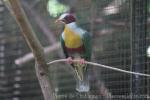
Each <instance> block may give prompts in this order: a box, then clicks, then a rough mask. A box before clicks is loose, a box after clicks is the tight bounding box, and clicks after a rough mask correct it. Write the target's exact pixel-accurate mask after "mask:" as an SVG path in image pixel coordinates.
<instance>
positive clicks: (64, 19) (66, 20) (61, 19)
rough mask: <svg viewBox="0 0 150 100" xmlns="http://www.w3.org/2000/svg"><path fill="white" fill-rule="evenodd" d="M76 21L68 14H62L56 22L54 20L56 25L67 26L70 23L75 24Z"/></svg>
mask: <svg viewBox="0 0 150 100" xmlns="http://www.w3.org/2000/svg"><path fill="white" fill-rule="evenodd" d="M75 21H76V18H75V17H74V16H73V15H72V14H70V13H65V14H62V15H61V16H60V17H59V18H58V19H57V20H56V23H64V24H69V23H72V22H75Z"/></svg>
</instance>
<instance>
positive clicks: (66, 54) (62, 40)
mask: <svg viewBox="0 0 150 100" xmlns="http://www.w3.org/2000/svg"><path fill="white" fill-rule="evenodd" d="M60 43H61V47H62V50H63V52H64V55H65V57H66V58H68V52H67V50H66V48H65V42H64V39H63V37H62V35H61V36H60Z"/></svg>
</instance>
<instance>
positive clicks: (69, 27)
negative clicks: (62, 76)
mask: <svg viewBox="0 0 150 100" xmlns="http://www.w3.org/2000/svg"><path fill="white" fill-rule="evenodd" d="M56 23H63V24H64V30H63V32H62V34H61V35H60V42H61V47H62V50H63V53H64V55H65V57H66V59H67V63H69V64H70V65H71V66H72V68H73V71H74V73H75V75H74V76H75V77H76V90H77V91H78V92H88V91H89V90H90V85H89V75H88V67H89V66H88V65H87V64H86V63H85V61H90V60H91V54H92V43H91V34H90V33H89V32H88V31H86V30H84V29H82V28H80V27H79V26H78V25H77V22H76V17H75V16H74V15H73V14H71V13H64V14H62V15H60V17H59V18H58V19H57V20H56ZM73 60H79V62H73Z"/></svg>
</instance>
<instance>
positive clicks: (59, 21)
mask: <svg viewBox="0 0 150 100" xmlns="http://www.w3.org/2000/svg"><path fill="white" fill-rule="evenodd" d="M55 23H58V24H61V23H64V22H63V20H60V19H56V21H55Z"/></svg>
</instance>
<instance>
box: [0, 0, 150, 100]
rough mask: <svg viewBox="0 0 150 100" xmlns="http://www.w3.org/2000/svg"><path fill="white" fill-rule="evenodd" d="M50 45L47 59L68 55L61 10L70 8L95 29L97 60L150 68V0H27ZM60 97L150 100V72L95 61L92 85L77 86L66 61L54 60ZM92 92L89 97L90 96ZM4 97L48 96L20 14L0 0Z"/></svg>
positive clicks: (0, 96)
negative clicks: (21, 26)
mask: <svg viewBox="0 0 150 100" xmlns="http://www.w3.org/2000/svg"><path fill="white" fill-rule="evenodd" d="M21 4H22V7H23V9H24V10H25V13H26V15H27V17H28V19H29V21H30V23H31V25H32V28H33V30H34V31H35V33H36V35H37V36H38V38H39V40H40V42H41V43H42V45H43V47H44V49H45V51H46V59H47V62H49V61H53V60H55V59H61V58H64V55H63V54H62V50H61V48H60V45H59V44H58V43H59V36H60V34H61V32H62V30H63V26H62V25H57V24H55V23H54V22H55V20H56V19H57V18H58V16H59V15H60V14H62V13H64V12H70V13H72V14H74V15H75V16H76V18H77V23H78V25H79V26H80V27H82V28H83V29H85V30H87V31H89V32H90V33H91V34H92V44H93V51H92V61H93V62H97V63H100V64H104V65H109V66H113V67H116V68H120V69H124V70H129V71H134V72H140V73H146V74H150V0H21ZM49 69H50V78H51V81H52V84H53V86H52V87H53V90H54V95H55V96H56V97H57V99H58V100H149V98H150V78H149V77H142V76H137V75H130V74H126V73H121V72H116V71H112V70H109V69H105V68H99V67H95V66H91V67H90V69H91V71H90V84H91V90H90V91H89V92H88V93H87V94H82V93H78V92H77V91H76V90H75V79H74V77H73V74H72V72H71V71H70V69H69V67H68V65H67V64H65V63H55V64H53V65H50V68H49ZM88 96H89V97H88ZM0 100H44V99H43V96H42V92H41V89H40V86H39V83H38V80H37V78H36V74H35V70H34V59H33V56H32V54H31V53H30V49H29V48H28V46H27V44H26V42H25V40H24V38H23V37H22V34H21V31H20V29H19V27H18V25H17V24H16V22H15V20H14V18H13V17H12V16H11V14H10V12H9V11H8V10H7V8H6V7H5V5H4V3H3V0H0Z"/></svg>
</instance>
